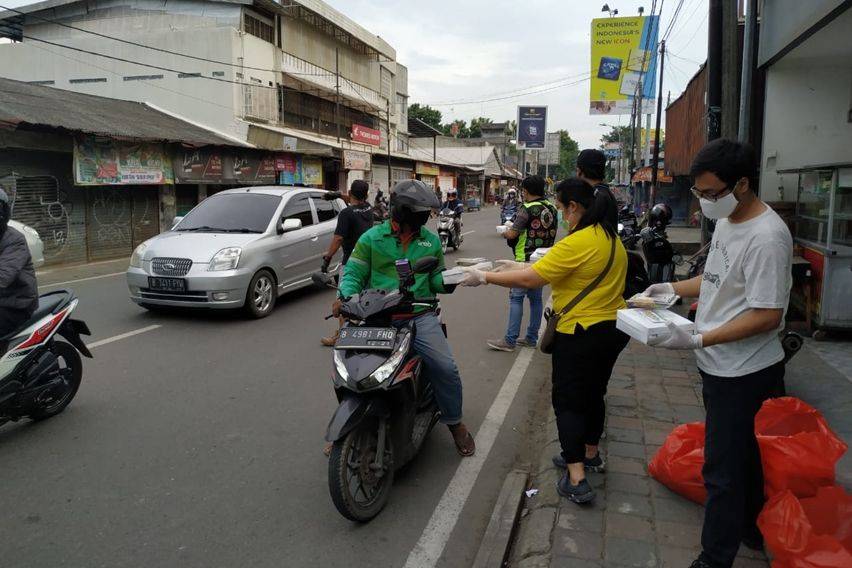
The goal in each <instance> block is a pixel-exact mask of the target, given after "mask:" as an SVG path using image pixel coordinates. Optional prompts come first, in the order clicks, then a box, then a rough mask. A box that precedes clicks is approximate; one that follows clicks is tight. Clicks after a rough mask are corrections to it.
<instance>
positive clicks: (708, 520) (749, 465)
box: [701, 361, 784, 568]
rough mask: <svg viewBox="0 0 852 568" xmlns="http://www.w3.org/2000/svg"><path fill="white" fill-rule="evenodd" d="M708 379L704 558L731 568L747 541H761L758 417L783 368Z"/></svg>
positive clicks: (781, 365)
mask: <svg viewBox="0 0 852 568" xmlns="http://www.w3.org/2000/svg"><path fill="white" fill-rule="evenodd" d="M701 376H702V378H703V379H704V388H703V395H704V407H705V409H706V410H707V422H706V425H707V430H706V434H705V442H704V444H705V447H704V469H702V474H703V475H704V486H705V487H706V488H707V502H706V503H705V510H704V529H703V531H702V533H701V547H702V548H703V552H702V555H703V556H704V558H705V559H706V560H708V561H709V562H710V563H711V564H712V565H714V566H720V567H726V568H727V567H729V566H731V565H732V564H733V563H734V558H735V557H736V555H737V550H739V547H740V542H741V541H742V539H743V537H744V536H745V537H749V536H757V535H759V534H760V533H759V532H758V529H757V516H758V514H760V510H761V509H762V508H763V502H764V497H763V467H762V466H761V463H760V449H759V448H758V445H757V438H756V437H755V435H754V417H755V415H757V411H758V410H760V407H761V405H762V404H763V402H764V401H765V400H767V399H768V398H771V397H773V396H775V395H776V394H778V390H779V385H783V382H784V362H783V361H781V362H778V363H776V364H774V365H772V366H770V367H767V368H765V369H762V370H760V371H757V372H755V373H751V374H748V375H743V376H741V377H716V376H713V375H708V374H707V373H704V372H702V373H701Z"/></svg>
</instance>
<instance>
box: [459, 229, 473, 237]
mask: <svg viewBox="0 0 852 568" xmlns="http://www.w3.org/2000/svg"><path fill="white" fill-rule="evenodd" d="M475 232H476V230H473V231H467V232H465V233H462V234H461V236H465V235H469V234H471V233H475Z"/></svg>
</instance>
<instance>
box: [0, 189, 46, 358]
mask: <svg viewBox="0 0 852 568" xmlns="http://www.w3.org/2000/svg"><path fill="white" fill-rule="evenodd" d="M11 217H12V204H11V202H10V200H9V196H8V195H6V192H5V191H3V190H2V189H0V352H2V350H5V344H4V343H5V342H3V337H5V336H7V335H9V334H10V333H12V332H13V331H15V330H16V329H17V328H18V327H20V326H21V325H22V324H23V323H24V322H26V321H27V320H28V319H30V317H32V315H33V312H35V310H36V308H37V307H38V286H37V285H36V277H35V269H34V268H33V260H32V256H31V255H30V249H29V247H27V240H26V238H24V235H22V234H21V233H20V232H18V231H17V230H15V229H13V228H12V227H9V219H10V218H11Z"/></svg>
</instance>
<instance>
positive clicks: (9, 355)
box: [0, 290, 92, 424]
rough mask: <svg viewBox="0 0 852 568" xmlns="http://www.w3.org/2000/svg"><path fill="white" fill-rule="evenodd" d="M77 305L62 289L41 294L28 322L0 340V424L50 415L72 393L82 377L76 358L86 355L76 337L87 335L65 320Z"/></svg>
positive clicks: (78, 322)
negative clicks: (27, 417)
mask: <svg viewBox="0 0 852 568" xmlns="http://www.w3.org/2000/svg"><path fill="white" fill-rule="evenodd" d="M77 303H78V300H77V298H76V297H75V296H74V294H73V293H72V292H70V291H68V290H57V291H55V292H50V293H48V294H43V295H42V296H41V297H39V299H38V308H36V311H35V313H34V314H33V315H32V317H31V318H30V319H29V320H28V321H27V322H25V323H24V324H23V325H22V326H21V327H20V328H19V329H18V330H16V331H14V332H12V333H11V334H9V335H7V336H5V337H0V424H4V423H6V422H8V421H10V420H12V421H18V420H20V419H21V418H24V417H26V416H29V417H30V418H32V419H33V420H44V419H46V418H50V417H52V416H56V415H57V414H59V413H60V412H62V411H63V410H65V407H66V406H68V404H70V403H71V400H72V399H73V398H74V395H75V394H77V389H78V388H79V387H80V382H81V380H82V377H83V364H82V360H81V359H80V354H81V353H82V354H83V355H85V356H86V357H91V356H92V354H91V353H90V352H89V349H88V348H87V347H86V344H85V343H83V340H82V339H81V338H80V335H81V334H82V335H90V333H89V328H88V326H87V325H86V324H85V322H83V321H81V320H75V319H71V314H72V313H73V312H74V309H75V308H76V307H77ZM57 335H59V336H61V337H63V338H64V339H65V340H66V341H59V340H58V339H57V337H56V336H57Z"/></svg>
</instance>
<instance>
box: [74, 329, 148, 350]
mask: <svg viewBox="0 0 852 568" xmlns="http://www.w3.org/2000/svg"><path fill="white" fill-rule="evenodd" d="M161 327H163V326H161V325H149V326H148V327H143V328H140V329H134V330H133V331H128V332H127V333H121V334H119V335H113V336H112V337H107V338H106V339H101V340H99V341H94V342H92V343H89V344H87V345H86V347H88V348H89V349H94V348H95V347H100V346H101V345H107V344H109V343H115V342H116V341H121V340H122V339H127V338H128V337H133V336H134V335H139V334H140V333H145V332H148V331H154V330H155V329H159V328H161Z"/></svg>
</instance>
